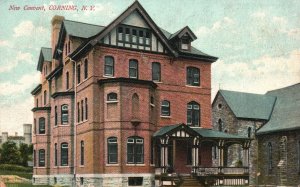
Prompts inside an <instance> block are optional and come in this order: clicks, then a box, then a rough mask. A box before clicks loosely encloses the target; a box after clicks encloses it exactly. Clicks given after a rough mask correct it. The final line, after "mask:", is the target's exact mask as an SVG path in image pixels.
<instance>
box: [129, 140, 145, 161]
mask: <svg viewBox="0 0 300 187" xmlns="http://www.w3.org/2000/svg"><path fill="white" fill-rule="evenodd" d="M127 163H128V164H143V163H144V139H143V138H140V137H129V138H128V139H127Z"/></svg>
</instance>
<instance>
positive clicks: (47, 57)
mask: <svg viewBox="0 0 300 187" xmlns="http://www.w3.org/2000/svg"><path fill="white" fill-rule="evenodd" d="M45 61H46V62H52V49H51V48H46V47H42V48H41V52H40V56H39V61H38V65H37V70H38V71H42V68H43V63H44V62H45Z"/></svg>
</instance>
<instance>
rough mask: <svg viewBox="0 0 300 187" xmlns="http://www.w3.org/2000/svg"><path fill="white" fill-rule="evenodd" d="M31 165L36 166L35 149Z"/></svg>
mask: <svg viewBox="0 0 300 187" xmlns="http://www.w3.org/2000/svg"><path fill="white" fill-rule="evenodd" d="M33 166H34V167H36V151H35V149H34V150H33Z"/></svg>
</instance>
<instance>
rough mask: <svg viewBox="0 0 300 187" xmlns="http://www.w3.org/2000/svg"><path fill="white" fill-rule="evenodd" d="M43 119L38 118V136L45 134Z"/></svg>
mask: <svg viewBox="0 0 300 187" xmlns="http://www.w3.org/2000/svg"><path fill="white" fill-rule="evenodd" d="M45 133H46V129H45V118H43V117H41V118H39V134H45Z"/></svg>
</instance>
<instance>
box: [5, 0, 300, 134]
mask: <svg viewBox="0 0 300 187" xmlns="http://www.w3.org/2000/svg"><path fill="white" fill-rule="evenodd" d="M132 2H133V0H109V1H108V0H106V1H101V0H73V1H68V0H56V1H49V0H48V1H44V0H9V1H8V0H0V12H1V16H0V57H1V58H0V132H3V131H8V132H9V134H13V133H14V132H15V131H16V132H19V133H23V129H22V128H23V127H22V124H23V123H32V121H33V117H32V116H33V115H32V112H31V108H32V107H33V98H32V96H31V94H30V91H31V90H32V89H33V88H34V87H35V86H36V85H37V84H38V83H39V72H38V71H37V70H36V66H37V62H38V55H39V51H40V48H41V47H50V21H51V18H52V17H53V15H55V14H58V15H63V16H65V18H66V19H69V20H75V21H81V22H87V23H93V24H98V25H107V24H109V23H110V21H112V20H113V19H114V18H115V17H116V16H118V15H119V14H120V13H121V12H122V11H124V10H125V9H126V8H127V7H128V6H129V5H130V4H131V3H132ZM139 2H140V3H141V4H142V6H143V7H144V8H145V9H146V11H147V12H148V13H149V15H150V16H151V17H152V19H153V20H154V21H155V22H156V24H157V25H158V26H160V27H162V28H164V29H166V30H168V31H169V32H171V33H174V32H176V31H177V30H179V29H181V28H182V27H184V26H186V25H188V26H189V27H190V28H191V29H192V31H193V32H194V33H195V34H196V36H197V37H198V39H197V40H196V41H194V42H193V46H195V47H196V48H198V49H200V50H202V51H203V52H206V53H208V54H210V55H213V56H217V57H219V60H218V61H217V62H215V63H214V64H213V66H212V70H213V71H212V97H214V96H215V94H216V92H217V90H218V89H219V87H221V89H228V90H235V91H245V92H253V93H265V92H266V91H268V90H272V89H277V88H280V87H285V86H289V85H292V84H295V83H299V82H300V64H299V63H300V11H299V10H300V1H298V0H294V1H293V0H288V1H287V0H282V1H276V2H275V1H274V0H251V1H241V0H232V1H230V0H224V1H221V0H205V1H204V0H203V1H202V0H163V1H162V0H151V1H149V0H140V1H139ZM62 4H68V5H76V6H77V7H78V8H81V6H82V5H87V6H95V11H86V12H83V11H78V12H77V11H49V10H46V11H24V10H22V9H23V7H24V6H25V5H30V6H33V5H36V6H40V5H45V7H46V8H47V7H48V6H49V5H62ZM11 5H16V6H20V9H21V10H19V11H12V10H8V9H9V7H10V6H11ZM183 110H184V109H183Z"/></svg>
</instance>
